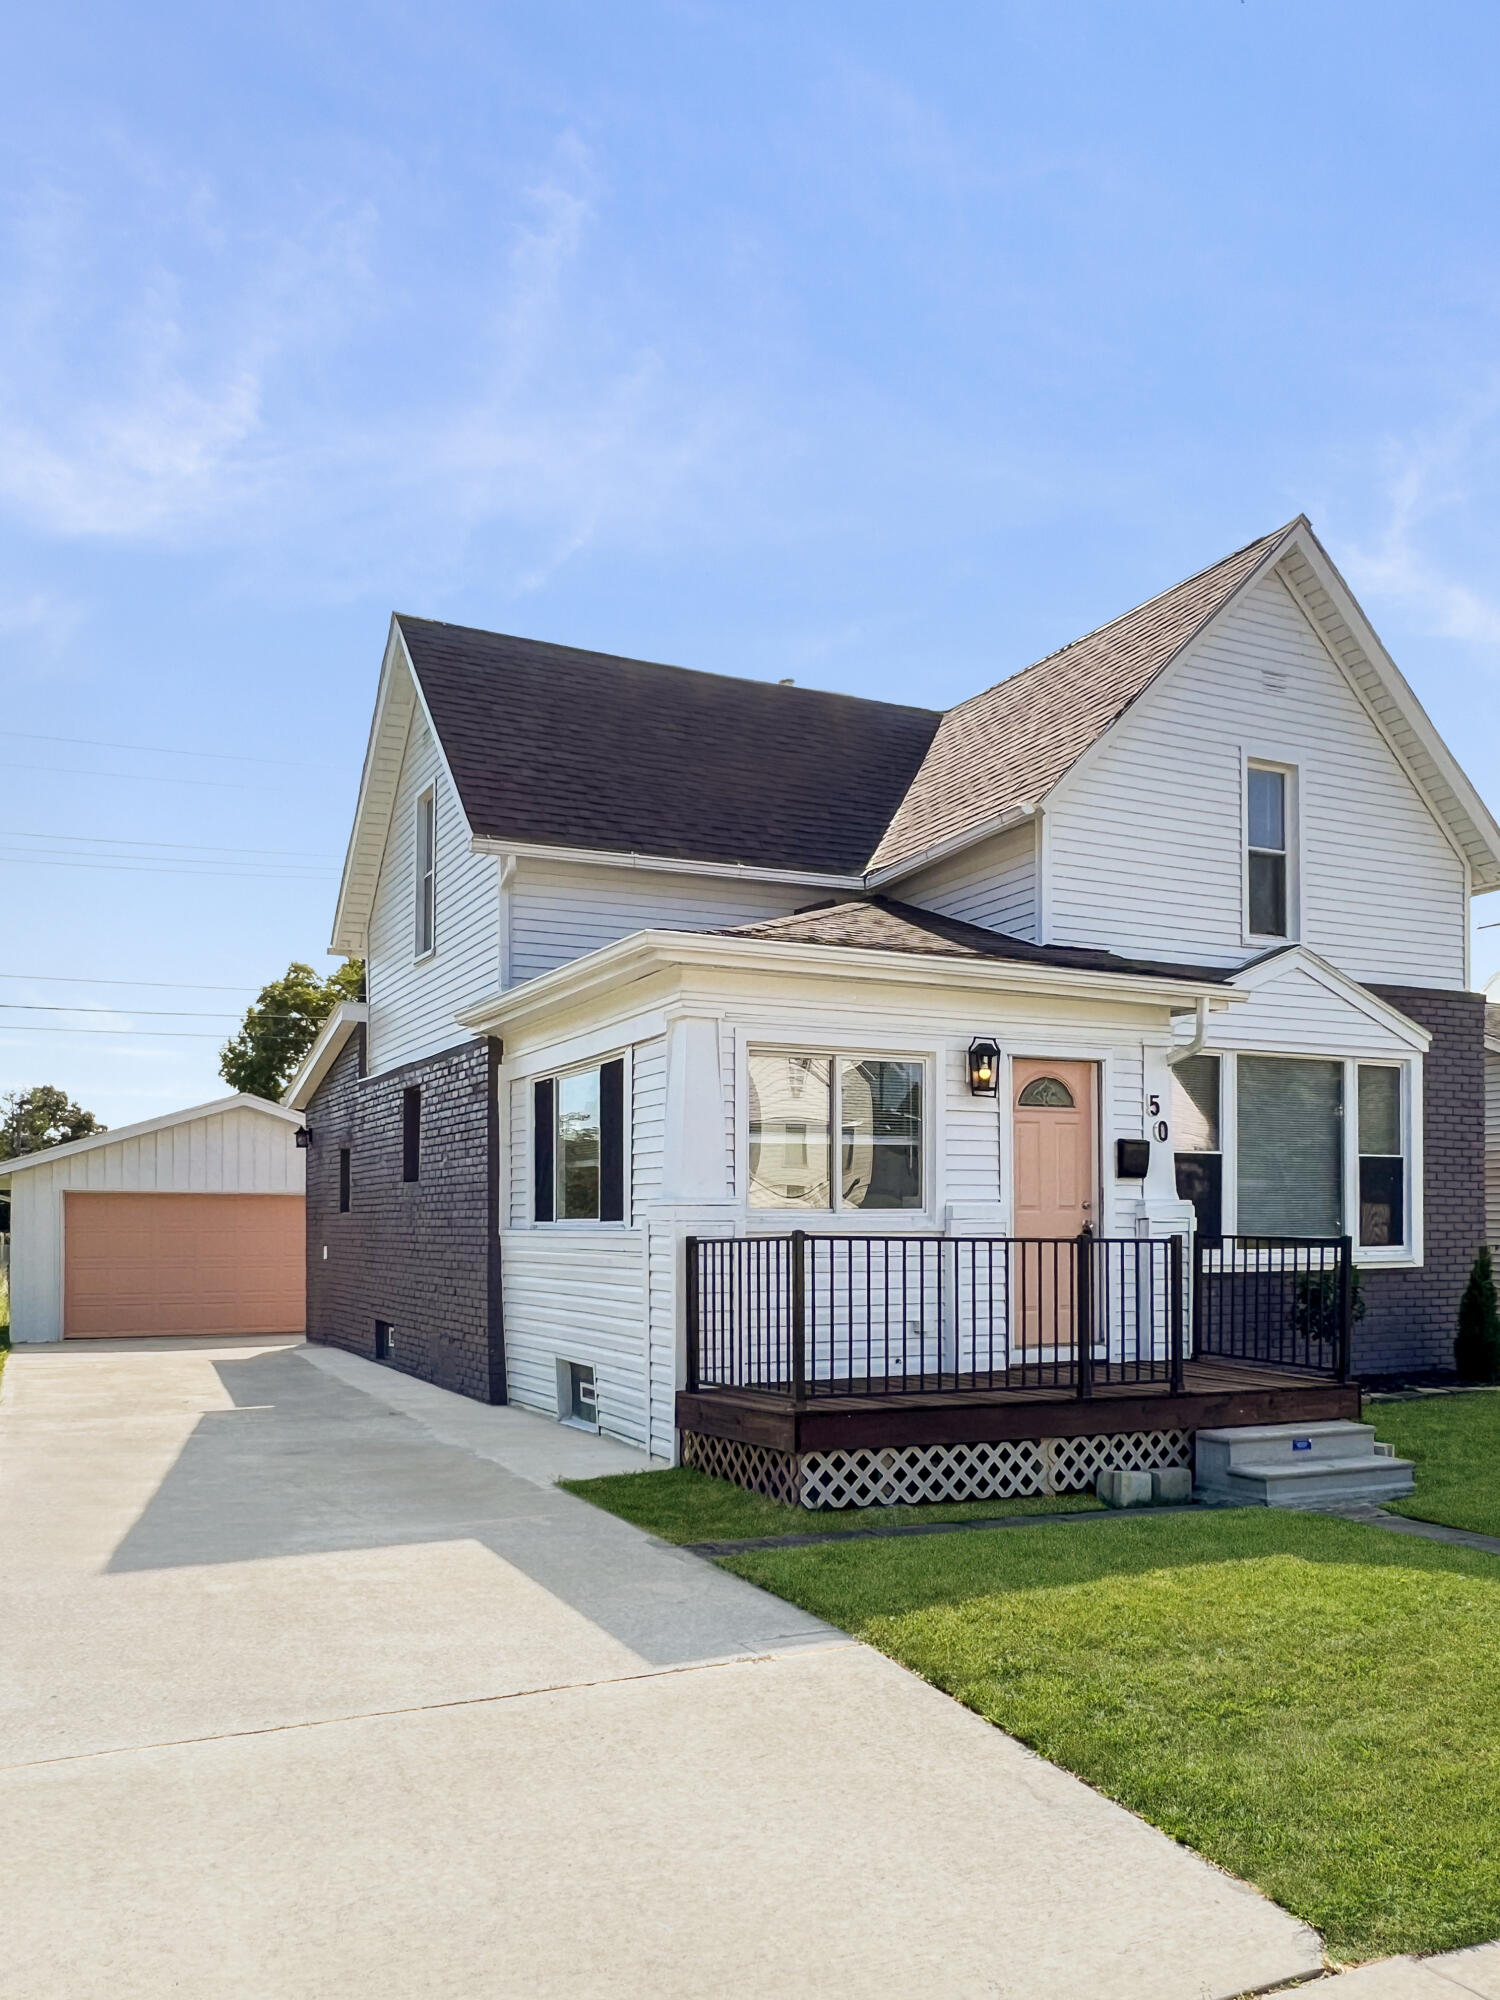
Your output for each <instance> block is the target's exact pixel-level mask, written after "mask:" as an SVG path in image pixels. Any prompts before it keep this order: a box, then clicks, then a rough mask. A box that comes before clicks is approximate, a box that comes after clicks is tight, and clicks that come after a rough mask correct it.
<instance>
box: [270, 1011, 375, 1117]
mask: <svg viewBox="0 0 1500 2000" xmlns="http://www.w3.org/2000/svg"><path fill="white" fill-rule="evenodd" d="M369 1018H370V1008H369V1003H368V1001H365V1000H341V1001H340V1002H339V1004H338V1006H337V1007H335V1008H334V1010H333V1012H332V1013H331V1014H330V1015H329V1016H328V1019H327V1020H326V1021H325V1022H324V1023H323V1025H322V1027H321V1028H319V1030H318V1039H317V1040H316V1041H315V1042H314V1043H313V1045H312V1047H311V1048H310V1049H309V1050H308V1052H307V1054H306V1055H305V1056H304V1057H303V1058H302V1062H301V1065H300V1067H299V1068H298V1070H297V1074H296V1075H295V1076H294V1077H293V1078H292V1080H291V1082H290V1083H289V1084H288V1085H287V1087H286V1089H285V1090H284V1091H283V1092H282V1093H281V1101H282V1103H283V1104H284V1105H286V1106H287V1107H288V1110H289V1111H292V1112H299V1111H302V1110H304V1109H305V1108H306V1106H307V1105H308V1104H309V1103H311V1101H312V1095H313V1092H314V1091H315V1090H316V1089H317V1087H318V1085H319V1084H320V1083H321V1082H322V1081H323V1079H324V1077H325V1076H326V1075H327V1074H328V1072H329V1070H330V1069H332V1067H333V1065H334V1063H335V1061H336V1060H337V1058H338V1056H339V1055H340V1053H341V1052H342V1050H343V1047H344V1044H345V1042H347V1041H348V1039H349V1037H350V1036H351V1035H352V1034H353V1033H354V1030H355V1029H356V1028H358V1027H362V1026H363V1025H364V1023H365V1022H366V1021H368V1020H369Z"/></svg>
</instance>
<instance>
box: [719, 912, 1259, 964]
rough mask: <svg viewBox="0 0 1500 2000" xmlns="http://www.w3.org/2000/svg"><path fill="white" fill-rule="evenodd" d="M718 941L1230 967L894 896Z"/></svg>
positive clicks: (730, 933) (739, 930)
mask: <svg viewBox="0 0 1500 2000" xmlns="http://www.w3.org/2000/svg"><path fill="white" fill-rule="evenodd" d="M719 935H720V936H721V937H742V938H765V939H767V940H768V941H770V942H772V943H778V944H819V945H828V946H831V947H834V948H838V947H843V948H844V949H846V950H855V951H894V952H914V953H920V954H922V955H923V956H924V957H929V958H931V957H937V958H995V959H1010V960H1013V961H1014V962H1015V963H1017V964H1021V965H1051V966H1056V967H1058V968H1059V969H1062V970H1071V971H1074V972H1117V973H1128V974H1145V975H1147V976H1148V977H1150V978H1153V979H1192V980H1198V981H1203V980H1212V981H1213V982H1214V983H1215V984H1216V985H1222V984H1223V982H1224V981H1225V980H1227V979H1228V977H1229V975H1230V972H1231V971H1232V970H1234V968H1233V967H1229V968H1226V967H1224V966H1200V965H1166V964H1161V963H1159V962H1157V961H1156V960H1154V959H1137V958H1120V957H1118V956H1117V955H1116V954H1115V953H1114V952H1112V951H1094V950H1090V949H1088V948H1084V947H1075V946H1072V945H1056V944H1029V943H1028V942H1027V941H1026V939H1025V938H1015V937H1008V936H1006V934H1005V933H1004V932H1003V931H991V930H985V929H983V928H982V927H981V926H980V925H978V924H966V923H963V922H961V921H960V920H959V919H958V918H957V917H940V916H938V915H937V914H936V912H935V911H932V910H922V909H918V908H917V906H916V905H915V904H914V903H901V902H897V901H896V900H895V899H894V898H893V897H890V896H871V897H869V898H864V897H857V898H853V899H851V900H849V901H848V902H841V903H825V904H821V905H819V907H817V908H816V909H809V910H799V911H798V912H797V913H796V914H795V915H794V916H790V917H770V918H768V919H767V920H766V921H765V922H764V923H755V924H737V925H735V926H734V927H733V928H732V929H729V930H724V931H721V932H719Z"/></svg>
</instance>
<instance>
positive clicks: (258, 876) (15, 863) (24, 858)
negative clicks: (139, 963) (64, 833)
mask: <svg viewBox="0 0 1500 2000" xmlns="http://www.w3.org/2000/svg"><path fill="white" fill-rule="evenodd" d="M0 862H3V863H4V864H5V865H6V866H7V867H11V868H15V867H20V868H82V869H87V870H91V871H92V872H93V873H94V874H96V875H179V876H186V877H188V878H189V879H190V880H192V881H196V882H331V881H332V879H333V873H334V871H333V870H332V869H331V868H321V869H307V870H305V871H301V872H299V871H298V870H296V869H291V868H211V867H203V868H191V867H186V866H184V865H183V864H182V862H180V861H179V862H176V863H171V862H166V861H161V862H151V861H147V860H144V859H143V860H141V861H139V862H135V861H128V860H126V859H125V858H124V857H123V856H122V857H121V858H119V859H118V860H116V859H114V858H113V857H110V856H105V855H101V856H99V857H98V859H96V860H92V861H88V860H84V859H83V858H82V857H80V858H79V859H77V860H73V859H71V858H68V857H64V856H62V855H49V854H0Z"/></svg>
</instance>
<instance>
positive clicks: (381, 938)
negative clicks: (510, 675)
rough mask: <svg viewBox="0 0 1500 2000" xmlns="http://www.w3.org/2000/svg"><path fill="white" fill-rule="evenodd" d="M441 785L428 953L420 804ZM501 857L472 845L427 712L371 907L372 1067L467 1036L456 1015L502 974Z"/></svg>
mask: <svg viewBox="0 0 1500 2000" xmlns="http://www.w3.org/2000/svg"><path fill="white" fill-rule="evenodd" d="M429 789H431V791H432V793H433V805H434V812H433V824H434V829H435V833H436V907H435V912H434V915H435V940H436V941H435V944H434V947H433V949H432V950H431V951H429V952H427V953H425V954H423V955H420V956H419V954H418V949H417V946H418V937H417V917H418V895H419V889H420V882H419V866H418V863H419V856H418V852H417V840H418V824H419V812H418V801H419V800H420V798H421V796H422V794H423V793H424V792H426V791H427V790H429ZM498 868H499V864H498V862H497V861H496V860H495V858H494V856H493V855H488V854H475V853H473V852H472V851H471V847H470V835H469V827H468V822H467V821H466V820H465V818H464V816H463V812H462V810H461V809H460V807H459V803H458V800H457V798H456V796H455V795H454V791H453V787H452V785H451V784H450V783H449V782H448V780H447V777H446V775H445V773H444V772H443V770H442V763H441V759H440V758H439V756H438V752H437V747H436V745H435V744H434V742H433V740H432V734H431V731H430V730H429V729H428V727H427V724H426V720H425V718H424V717H423V715H422V714H421V712H420V710H419V711H418V712H417V714H416V716H415V717H414V718H413V721H412V726H411V732H410V734H409V736H408V738H407V743H406V754H405V756H404V758H403V759H402V765H401V777H400V781H399V783H398V785H397V788H396V804H395V809H394V811H393V813H392V815H391V827H390V836H389V839H388V841H387V843H386V850H385V856H384V859H383V861H382V863H381V869H380V881H379V884H378V886H377V888H376V891H375V903H374V908H373V910H372V911H371V914H370V947H369V959H368V967H367V980H368V991H369V1005H370V1068H371V1070H372V1071H379V1070H387V1069H395V1068H397V1067H398V1066H399V1065H400V1064H402V1063H405V1062H411V1061H414V1060H415V1059H416V1058H417V1057H420V1056H428V1055H435V1054H437V1053H438V1051H439V1050H441V1049H448V1048H452V1047H454V1046H455V1044H457V1043H459V1042H462V1041H463V1040H465V1038H466V1037H465V1031H464V1030H463V1029H462V1028H460V1027H459V1025H458V1023H457V1021H456V1020H455V1019H454V1016H455V1015H456V1014H457V1013H458V1012H459V1010H460V1009H461V1008H463V1007H465V1006H470V1005H472V1004H473V1002H474V1001H475V1000H477V999H479V998H481V997H482V996H483V995H484V994H486V993H491V992H493V991H494V989H495V986H496V984H497V982H498V979H499V886H498Z"/></svg>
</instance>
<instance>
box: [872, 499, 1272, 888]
mask: <svg viewBox="0 0 1500 2000" xmlns="http://www.w3.org/2000/svg"><path fill="white" fill-rule="evenodd" d="M1299 524H1300V523H1299V521H1291V522H1289V523H1288V524H1287V526H1286V527H1284V528H1278V529H1277V530H1276V532H1275V533H1274V534H1271V535H1262V536H1261V538H1260V540H1259V541H1255V542H1247V543H1246V544H1245V546H1244V548H1242V549H1236V550H1235V552H1234V554H1233V555H1229V556H1225V557H1224V558H1223V560H1222V561H1221V562H1216V563H1214V564H1213V565H1212V567H1210V568H1209V569H1205V570H1200V571H1199V573H1198V574H1197V575H1196V576H1190V577H1189V578H1188V579H1187V581H1186V582H1185V583H1179V584H1174V585H1173V587H1172V588H1171V589H1170V590H1164V591H1162V592H1161V593H1160V594H1159V595H1158V596H1156V597H1151V598H1148V599H1147V600H1146V602H1145V603H1144V604H1138V605H1137V606H1136V607H1135V609H1134V610H1133V611H1127V612H1125V614H1124V615H1123V616H1122V617H1119V618H1113V619H1111V620H1110V622H1109V624H1107V625H1101V626H1100V627H1099V628H1098V630H1097V631H1094V632H1089V633H1086V634H1085V635H1084V637H1083V638H1081V639H1075V640H1073V642H1072V644H1071V645H1067V646H1063V647H1061V648H1060V649H1059V650H1058V651H1057V652H1055V653H1049V654H1048V655H1047V656H1046V658H1045V659H1042V660H1038V661H1037V662H1036V664H1035V665H1034V666H1030V667H1025V668H1023V669H1022V670H1021V672H1020V673H1018V674H1012V675H1011V677H1010V679H1009V680H1004V681H1001V682H1000V683H999V684H998V685H997V686H995V687H992V688H986V690H985V692H984V693H983V694H976V695H974V696H973V697H972V698H971V699H970V700H968V701H965V702H960V703H959V705H958V707H957V708H950V709H949V710H948V712H947V714H946V715H945V716H944V717H943V719H942V722H941V724H940V725H939V727H938V732H937V735H936V736H935V737H934V739H933V742H932V747H931V748H930V749H929V751H928V752H927V755H926V757H925V758H924V759H923V761H922V768H921V770H920V771H919V772H918V773H917V777H916V782H915V783H914V784H913V785H912V787H911V790H910V791H909V792H908V793H907V794H906V797H905V798H904V799H903V800H902V802H901V804H900V806H899V807H898V808H897V811H896V814H895V816H894V818H893V819H892V820H891V823H890V825H889V827H887V829H886V831H885V834H884V837H883V838H882V840H881V842H880V845H879V846H878V847H877V848H876V849H875V852H874V856H873V859H872V860H871V863H870V867H871V870H872V872H877V873H878V872H879V871H880V870H882V869H885V868H889V867H893V866H895V865H896V864H898V863H900V862H903V861H909V860H911V859H913V858H915V857H916V856H919V855H927V854H930V853H931V852H932V851H933V850H934V849H947V848H950V847H953V846H956V845H958V844H960V843H961V842H962V839H963V836H964V835H965V834H968V833H978V832H980V831H988V830H991V829H993V827H994V826H995V824H996V823H997V822H1000V821H1003V820H1004V819H1005V817H1006V816H1007V814H1010V813H1015V812H1019V811H1021V810H1024V809H1027V808H1029V807H1031V806H1034V805H1035V804H1036V803H1037V802H1038V801H1039V800H1041V799H1042V798H1044V797H1045V796H1046V794H1047V793H1048V792H1049V791H1051V789H1052V787H1053V786H1054V785H1055V784H1056V783H1057V781H1058V780H1059V779H1060V778H1061V777H1063V776H1064V774H1065V773H1066V772H1067V771H1069V770H1071V768H1072V767H1073V765H1074V764H1076V763H1077V761H1078V759H1079V758H1080V757H1081V756H1082V755H1083V753H1084V751H1085V750H1087V749H1088V748H1089V747H1090V746H1091V745H1092V744H1093V743H1094V742H1095V741H1096V740H1097V739H1098V738H1099V737H1100V736H1102V735H1103V733H1104V731H1105V730H1106V729H1108V728H1109V726H1110V725H1111V723H1114V722H1117V721H1118V720H1119V718H1120V717H1121V716H1122V715H1123V714H1124V712H1125V710H1126V709H1127V708H1128V707H1129V706H1130V704H1131V703H1132V702H1133V701H1134V700H1135V699H1136V697H1137V696H1138V695H1140V694H1141V693H1142V692H1143V691H1144V690H1145V689H1146V688H1147V687H1149V686H1150V684H1151V682H1152V681H1154V680H1155V678H1156V676H1157V675H1158V674H1159V673H1160V672H1161V671H1162V669H1163V668H1164V667H1166V666H1167V665H1168V664H1169V663H1170V662H1171V661H1172V660H1174V659H1175V658H1176V657H1177V655H1178V654H1179V653H1180V652H1181V651H1182V649H1183V647H1184V646H1186V645H1188V644H1189V643H1190V642H1191V641H1192V640H1193V639H1195V638H1196V637H1197V636H1198V634H1199V633H1200V632H1201V631H1202V630H1203V628H1204V626H1205V625H1207V624H1208V622H1209V620H1210V619H1212V618H1214V617H1216V616H1217V615H1218V613H1219V612H1220V611H1222V610H1223V609H1224V607H1225V605H1226V604H1227V603H1228V602H1229V600H1230V598H1231V597H1233V596H1234V594H1235V592H1236V591H1237V590H1239V588H1240V586H1241V585H1242V584H1244V583H1245V582H1246V581H1247V580H1248V579H1249V578H1250V577H1251V576H1253V575H1254V573H1255V571H1256V570H1258V569H1259V568H1260V566H1261V564H1262V563H1264V562H1265V561H1266V560H1267V559H1268V558H1269V557H1270V556H1271V555H1272V554H1273V552H1274V551H1275V550H1276V549H1277V548H1278V547H1279V546H1280V545H1281V544H1282V543H1284V542H1286V541H1288V540H1289V539H1290V537H1291V535H1292V533H1293V532H1294V530H1295V529H1296V528H1297V527H1298V526H1299Z"/></svg>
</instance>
